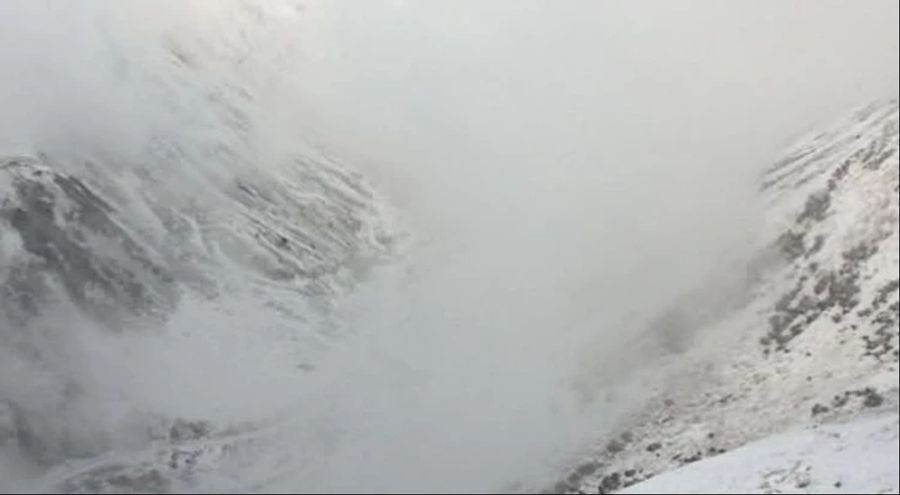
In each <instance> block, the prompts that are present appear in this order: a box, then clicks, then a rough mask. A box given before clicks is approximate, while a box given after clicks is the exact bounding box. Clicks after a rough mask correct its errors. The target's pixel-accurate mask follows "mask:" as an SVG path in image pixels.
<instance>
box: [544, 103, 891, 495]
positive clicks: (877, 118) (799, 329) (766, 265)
mask: <svg viewBox="0 0 900 495" xmlns="http://www.w3.org/2000/svg"><path fill="white" fill-rule="evenodd" d="M897 129H898V104H897V101H896V100H892V101H882V102H878V103H875V104H872V105H869V106H867V107H865V108H863V109H861V110H859V111H857V112H855V113H853V114H852V115H851V116H849V117H848V118H846V119H844V120H842V121H839V122H837V123H836V124H835V125H834V126H833V127H831V128H829V129H827V130H825V131H822V132H820V133H816V134H813V135H811V136H808V137H806V138H803V139H801V140H799V141H798V142H797V143H796V144H794V145H792V146H791V147H790V148H789V149H788V150H787V151H786V153H785V155H784V158H783V159H782V160H780V161H779V162H778V163H777V164H776V165H774V166H773V167H771V168H770V169H769V170H768V171H767V172H766V174H765V176H764V177H763V190H762V194H763V195H764V197H765V198H766V202H767V205H768V206H767V208H768V226H767V230H766V232H767V234H766V236H765V238H764V239H762V241H761V242H760V246H759V249H758V253H759V254H758V256H756V257H755V259H754V260H753V261H752V262H751V263H750V264H749V266H747V267H746V270H747V273H746V280H748V281H749V282H750V283H749V288H748V289H746V290H743V289H742V290H738V291H734V290H730V291H726V294H727V297H726V298H725V300H726V302H723V303H722V305H721V306H720V307H718V308H701V309H700V310H698V309H697V307H696V306H695V305H693V304H692V303H693V301H707V302H708V301H710V300H711V299H710V297H709V294H708V291H707V292H704V291H700V292H698V294H699V295H696V296H687V297H686V298H685V299H684V301H683V304H681V305H680V306H676V307H675V308H673V309H672V310H671V312H670V313H669V314H668V315H666V317H664V318H661V319H660V322H659V324H658V328H657V329H656V330H658V331H657V332H651V333H650V334H649V337H647V339H649V340H650V343H649V344H648V343H647V342H646V341H641V342H636V345H656V344H653V342H656V341H657V337H656V336H657V335H660V334H661V335H667V332H668V333H674V335H675V336H676V337H677V338H675V337H673V338H672V339H671V341H672V342H681V343H683V342H684V341H685V339H686V338H687V339H688V341H689V342H692V345H690V346H684V345H683V344H682V345H681V346H676V347H674V348H673V347H672V346H671V345H669V342H668V339H666V338H663V339H662V343H661V345H662V346H663V348H665V349H668V350H669V351H672V352H674V353H675V354H673V355H669V356H668V357H666V356H665V354H664V357H662V358H661V359H660V363H661V364H660V366H659V367H657V368H656V369H654V370H650V369H648V370H645V371H644V372H642V373H640V374H639V375H638V376H634V377H630V378H628V379H627V380H625V381H624V383H623V384H622V385H621V387H622V388H623V389H627V388H628V387H632V386H633V387H649V388H650V389H652V390H654V392H653V394H652V397H651V399H650V400H649V403H648V404H647V406H646V408H645V409H644V412H643V413H641V414H639V415H638V417H635V418H633V419H632V420H630V421H628V422H626V423H623V424H621V425H619V427H618V429H617V431H616V432H615V433H614V434H612V435H611V437H612V438H613V440H607V441H605V442H603V444H602V445H600V446H598V448H597V449H596V450H595V451H594V452H593V453H591V454H588V455H587V456H586V457H587V458H588V460H585V461H583V462H581V463H580V464H579V465H578V467H577V468H575V469H574V470H572V471H571V472H570V473H569V474H568V475H567V476H566V477H565V478H564V479H563V480H562V481H560V483H558V484H557V485H556V487H555V490H557V491H581V492H585V493H596V492H597V491H598V490H599V491H601V492H611V491H616V490H619V489H621V488H623V487H625V486H629V485H631V484H633V483H635V482H637V481H639V480H643V479H646V478H649V477H652V476H654V475H657V474H659V473H663V472H666V471H669V470H672V469H675V468H678V467H679V466H683V465H686V464H690V463H693V462H696V461H698V460H701V459H704V458H707V457H713V456H716V455H718V454H720V453H722V452H726V451H728V450H731V449H734V448H736V447H738V446H741V445H744V444H746V443H748V442H751V441H753V440H756V439H759V438H763V437H766V436H767V435H770V434H773V433H777V432H781V431H783V430H785V429H786V428H789V427H795V426H798V425H807V424H819V423H828V422H831V421H835V420H839V419H844V418H852V417H855V416H857V415H858V414H860V412H861V411H867V412H879V411H880V412H884V413H889V412H894V413H896V412H897V409H898V371H897V367H898V321H897V318H898V304H900V302H898V279H897V277H898V267H900V263H898V195H897V192H898V156H897V142H898V132H897ZM739 278H742V279H743V278H744V275H741V277H739ZM742 287H743V286H742ZM714 290H721V288H720V287H714ZM712 300H715V299H712ZM673 315H674V316H673ZM883 428H887V429H888V430H891V431H893V433H892V434H893V435H894V438H895V437H896V421H893V422H891V421H888V422H887V423H885V425H884V426H883ZM607 438H610V436H607ZM782 468H784V469H789V468H790V466H788V465H786V466H782ZM896 473H897V472H896V471H894V476H895V477H896ZM677 479H678V480H683V479H684V478H677ZM735 483H737V481H735ZM648 486H656V485H648ZM666 486H670V487H671V486H672V485H666ZM696 486H698V487H700V486H707V485H696ZM729 486H731V488H732V489H735V490H750V489H754V488H755V486H756V485H753V486H750V485H741V486H737V485H729ZM893 486H896V481H894V485H893Z"/></svg>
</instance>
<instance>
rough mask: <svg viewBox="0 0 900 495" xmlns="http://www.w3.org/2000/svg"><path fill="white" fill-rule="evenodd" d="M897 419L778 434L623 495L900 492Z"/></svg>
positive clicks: (633, 488)
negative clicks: (658, 494)
mask: <svg viewBox="0 0 900 495" xmlns="http://www.w3.org/2000/svg"><path fill="white" fill-rule="evenodd" d="M898 465H900V441H898V416H896V415H889V416H884V417H875V418H861V419H857V420H854V421H851V422H849V423H844V424H833V425H826V426H821V427H818V428H807V429H803V430H799V431H792V432H788V433H783V434H778V435H773V436H771V437H767V438H765V439H763V440H759V441H756V442H752V443H750V444H748V445H745V446H743V447H740V448H738V449H735V450H733V451H731V452H728V453H725V454H722V455H720V456H718V457H713V458H710V459H706V460H703V461H700V462H697V463H695V464H691V465H689V466H685V467H683V468H680V469H677V470H675V471H671V472H668V473H665V474H662V475H659V476H656V477H654V478H652V479H650V480H647V481H644V482H642V483H638V484H637V485H634V486H632V487H629V488H627V489H625V490H623V491H622V492H620V493H897V490H898V489H900V480H898V472H897V466H898Z"/></svg>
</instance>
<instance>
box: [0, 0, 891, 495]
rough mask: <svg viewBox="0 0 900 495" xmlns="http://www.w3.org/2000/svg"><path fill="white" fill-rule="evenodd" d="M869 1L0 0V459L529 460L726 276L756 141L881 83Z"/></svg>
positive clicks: (239, 471)
mask: <svg viewBox="0 0 900 495" xmlns="http://www.w3.org/2000/svg"><path fill="white" fill-rule="evenodd" d="M897 18H898V15H897V5H896V4H894V3H892V2H886V1H885V2H876V1H870V2H854V3H849V2H803V1H797V2H792V3H789V4H784V3H783V2H752V3H750V2H745V3H741V4H736V3H729V4H728V5H727V6H726V5H724V4H722V3H721V2H677V3H675V2H580V1H570V2H552V3H551V2H538V1H515V2H513V1H496V2H475V1H471V2H470V1H465V2H437V1H421V2H403V1H392V2H374V1H339V2H316V1H289V0H283V1H262V0H216V1H213V0H194V1H187V2H185V1H175V0H165V1H153V2H151V1H145V0H132V1H112V0H107V1H104V0H90V1H84V2H78V3H73V2H33V1H24V0H7V1H4V2H2V3H0V67H2V70H3V76H2V77H0V108H2V111H3V116H4V118H3V120H2V123H0V283H2V287H0V490H4V491H6V490H15V489H26V490H39V491H69V492H79V491H81V492H84V491H88V492H97V491H182V490H191V491H210V490H217V489H218V490H229V491H249V490H252V491H260V490H277V491H317V490H318V491H359V490H364V491H388V490H399V491H415V490H426V491H484V490H510V489H513V488H516V487H519V488H521V489H531V488H534V487H536V486H541V484H543V483H546V482H547V481H548V480H550V479H552V478H553V476H554V475H555V474H556V473H557V469H558V468H559V464H560V463H562V462H564V460H565V458H566V456H567V455H568V454H570V453H572V452H574V451H575V450H577V449H578V447H579V446H580V445H581V444H582V443H584V442H587V441H590V440H591V439H592V438H593V437H594V436H597V435H602V433H603V431H604V427H605V425H607V424H611V423H612V422H614V421H615V420H616V418H617V417H621V415H623V414H627V413H629V412H631V411H633V410H634V408H635V407H638V405H639V404H640V403H641V398H642V396H643V391H642V390H641V389H640V387H628V386H619V387H617V385H621V384H627V383H628V379H629V376H631V375H633V374H634V373H637V372H640V371H641V370H643V369H646V368H648V367H651V366H652V363H653V359H654V358H655V357H657V356H658V355H660V354H661V353H666V352H673V351H677V349H678V348H679V347H680V343H679V342H674V343H673V342H671V341H669V340H671V339H669V340H667V339H657V338H656V337H655V336H654V335H653V334H652V332H651V334H650V335H649V336H648V337H647V338H648V339H649V341H651V342H656V341H657V340H659V341H660V343H659V345H656V346H653V345H650V346H642V347H640V349H641V350H640V351H638V350H634V349H635V347H634V346H631V345H626V344H625V343H626V342H632V341H633V338H634V336H635V335H640V332H642V331H643V329H644V328H646V327H647V325H648V323H649V322H651V321H653V320H655V319H656V317H657V316H658V314H659V312H660V311H662V310H663V309H664V308H665V307H667V306H668V304H669V303H670V302H671V301H672V300H673V298H675V297H676V296H678V295H679V294H681V293H682V292H684V291H685V290H688V289H691V288H694V287H696V286H697V285H699V284H701V283H704V282H706V281H708V280H709V278H710V277H711V276H712V277H713V278H714V280H715V282H717V283H723V284H726V285H728V286H729V287H730V286H740V285H741V284H742V282H743V280H742V276H741V274H742V272H741V271H740V270H735V269H733V268H732V267H734V266H741V265H740V263H741V262H742V260H743V258H744V257H745V256H746V255H747V254H748V253H746V249H747V246H748V245H749V244H750V241H752V239H753V237H754V235H755V232H756V228H757V223H758V218H757V216H758V215H757V213H758V212H757V206H756V201H755V198H756V193H755V191H756V188H757V181H756V177H757V176H758V175H759V172H760V171H761V170H762V166H763V165H765V164H766V162H767V160H768V159H769V158H770V157H771V156H772V155H773V154H774V152H775V150H777V149H778V148H779V147H780V144H781V143H782V142H783V140H784V139H785V138H787V137H789V136H790V135H792V134H794V133H796V132H797V131H800V130H803V129H804V128H806V126H808V125H809V124H811V123H812V122H815V121H817V120H820V119H822V118H826V117H829V116H830V115H832V114H836V113H840V112H842V111H843V110H844V109H845V108H847V107H850V106H853V105H856V104H857V103H859V102H861V101H866V100H869V99H872V98H875V97H881V96H884V95H892V94H895V93H896V88H897V77H898V76H897V72H898V70H897V59H898V57H897V51H898V49H897V43H898V41H897V36H896V32H897V24H896V23H897ZM736 264H737V265H736ZM723 267H727V268H723ZM690 310H691V308H688V312H690ZM648 349H649V350H648Z"/></svg>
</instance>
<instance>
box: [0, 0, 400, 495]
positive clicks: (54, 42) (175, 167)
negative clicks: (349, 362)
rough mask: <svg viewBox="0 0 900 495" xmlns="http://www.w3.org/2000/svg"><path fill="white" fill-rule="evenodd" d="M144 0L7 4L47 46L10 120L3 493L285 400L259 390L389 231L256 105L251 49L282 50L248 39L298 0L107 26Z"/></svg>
mask: <svg viewBox="0 0 900 495" xmlns="http://www.w3.org/2000/svg"><path fill="white" fill-rule="evenodd" d="M140 7H141V6H140V5H139V4H137V3H135V4H131V5H128V6H125V5H124V4H122V5H120V4H118V3H117V2H113V3H110V4H107V3H103V2H95V3H91V5H87V6H85V7H84V8H83V9H79V8H77V7H75V8H72V9H70V7H69V6H66V5H63V4H54V5H49V4H48V5H36V4H32V3H29V2H21V3H19V4H15V5H13V4H12V3H11V4H10V5H5V6H4V9H6V8H8V9H9V13H10V14H11V15H12V14H15V15H20V16H21V17H22V19H24V20H28V21H29V26H31V25H32V24H34V26H36V27H34V33H38V32H39V33H38V34H34V33H32V31H31V30H30V29H29V28H23V30H22V31H23V32H24V33H26V34H25V35H23V36H26V37H27V36H29V35H31V36H33V37H34V39H30V40H29V43H32V44H33V45H34V46H36V47H40V49H42V50H43V52H42V53H41V57H39V58H36V59H35V60H34V61H26V64H25V65H24V66H23V70H28V69H31V68H33V67H38V69H35V71H36V74H31V73H29V72H22V73H20V74H19V75H20V76H21V77H20V79H21V81H23V84H29V83H30V84H31V87H30V88H26V89H28V90H29V92H28V93H26V94H27V95H29V97H28V98H25V99H23V105H24V108H25V110H23V111H22V112H21V115H18V114H17V117H20V119H19V120H15V119H8V120H7V122H6V123H5V124H4V125H3V126H2V127H0V491H5V490H7V489H12V488H10V486H15V485H10V484H11V483H15V482H16V478H17V477H18V476H19V475H23V474H24V475H25V477H26V478H27V477H30V476H32V475H34V474H35V473H40V472H42V471H44V470H46V469H51V468H53V467H55V466H59V465H60V463H62V462H64V461H77V460H79V459H86V458H95V457H97V456H101V457H102V456H103V455H104V454H105V453H107V452H109V451H111V450H115V449H120V448H126V449H138V450H140V449H141V448H143V447H146V446H148V445H150V444H152V443H153V442H156V441H158V440H160V439H161V438H169V437H170V436H172V435H174V437H173V438H180V436H179V435H180V434H179V433H177V431H180V430H179V428H180V427H179V425H185V424H187V425H194V426H196V425H203V426H202V427H200V426H197V428H201V430H203V431H206V429H215V428H226V426H224V425H229V426H227V427H232V426H230V425H232V424H233V423H240V422H242V421H254V420H258V419H260V418H261V417H268V416H269V415H272V414H275V412H276V410H277V409H278V406H277V405H275V404H276V403H277V404H281V405H283V404H284V403H285V402H289V401H291V400H294V399H293V398H292V397H290V396H289V395H286V394H276V393H263V392H262V391H263V390H265V389H266V387H273V389H274V388H275V387H278V386H279V385H281V386H285V384H284V382H281V381H280V380H287V382H291V380H294V379H296V377H297V376H302V375H303V374H304V373H306V372H308V371H309V370H310V369H312V368H313V367H314V366H315V365H316V362H317V360H318V357H319V356H320V355H321V354H322V353H323V351H325V350H326V349H327V348H328V347H329V346H330V345H331V344H332V343H333V341H334V340H335V337H336V334H339V333H340V332H341V331H342V326H341V322H340V320H339V319H338V318H337V316H336V315H335V314H334V312H333V305H334V302H335V300H336V298H337V296H338V295H339V294H341V293H343V292H345V291H346V289H347V288H349V287H350V286H352V285H353V284H354V283H355V282H356V281H358V280H359V278H360V277H361V276H362V275H363V274H364V272H365V270H366V269H368V268H370V267H371V266H372V265H373V264H376V263H377V262H379V260H382V259H385V258H387V257H389V256H391V254H392V251H393V249H394V247H395V238H396V235H397V234H396V230H395V229H394V227H393V225H392V222H393V220H392V218H393V216H392V213H391V212H390V211H389V210H388V207H387V204H386V202H385V201H384V199H383V198H381V197H380V196H379V195H378V194H377V193H376V192H375V191H374V189H373V188H372V187H371V186H370V185H369V184H368V183H367V181H366V180H365V179H364V178H363V177H362V175H361V174H360V173H359V172H357V171H355V170H353V169H352V168H351V167H349V166H347V165H346V164H344V163H341V162H340V161H339V160H337V159H335V158H334V157H332V156H329V155H328V154H326V153H324V152H323V151H321V150H320V149H318V148H317V147H316V146H313V145H311V144H309V142H307V141H305V140H303V139H302V136H298V135H291V136H286V137H284V139H282V140H279V144H278V146H275V145H274V144H273V142H272V140H273V139H274V138H273V136H272V135H271V133H268V132H266V130H265V129H264V127H265V125H266V120H265V119H261V118H259V116H260V114H261V113H262V112H263V111H264V106H263V105H261V104H260V103H259V101H260V100H261V99H263V98H264V97H265V89H264V87H262V86H264V85H265V84H266V81H259V79H257V78H255V77H254V75H256V76H258V75H260V74H264V73H266V72H265V71H264V70H263V69H261V68H260V67H259V66H255V65H254V64H267V63H274V62H273V61H272V60H271V59H269V58H266V57H264V56H258V57H254V58H252V60H250V61H248V60H246V58H247V57H246V54H247V53H249V52H253V51H254V50H257V49H259V46H260V44H263V43H264V40H263V38H265V37H266V36H269V35H272V34H273V33H274V32H275V31H277V29H278V26H281V24H279V23H278V19H279V17H277V15H276V14H279V13H280V11H281V10H282V9H288V10H290V9H291V8H292V7H291V4H290V3H289V2H283V3H279V4H278V5H268V2H262V3H258V4H257V3H254V2H242V1H233V2H232V1H230V2H205V3H203V2H195V3H192V4H191V5H186V4H185V5H184V6H181V5H179V8H182V7H183V8H184V9H185V10H184V11H182V12H181V14H183V15H185V16H186V17H185V18H186V19H188V18H191V16H197V15H202V16H203V18H205V19H206V20H208V21H209V23H210V25H212V24H215V23H214V20H217V21H219V22H222V23H224V24H225V25H227V26H230V27H231V28H234V29H224V28H222V29H217V28H212V29H211V30H210V31H209V32H206V31H204V32H198V31H197V29H200V26H199V25H198V26H194V27H195V28H197V29H193V28H192V29H174V28H172V27H171V24H166V22H170V21H171V20H169V21H166V22H162V23H161V25H163V26H164V27H165V26H168V28H164V27H160V28H159V30H158V31H155V29H156V25H155V24H154V21H155V20H157V19H155V16H160V15H165V14H164V13H161V12H156V11H155V10H154V9H151V11H152V12H147V19H146V25H145V26H143V27H146V28H147V32H146V33H122V32H117V30H118V29H119V28H121V26H122V25H123V24H120V23H117V22H116V15H117V14H121V13H122V12H123V11H119V10H117V9H119V8H123V9H125V10H124V12H126V13H128V14H129V15H134V14H135V11H134V9H138V10H139V8H140ZM4 15H6V13H4ZM57 18H66V19H68V21H67V23H66V24H65V26H63V27H60V29H62V32H61V33H55V34H58V35H59V37H56V36H55V34H54V32H52V30H50V27H53V26H56V27H59V26H58V25H57V23H55V22H54V20H56V19H57ZM263 21H266V22H263ZM4 22H6V20H4ZM126 24H127V23H126ZM204 26H207V25H206V24H204ZM207 27H209V26H207ZM44 28H46V30H48V31H47V32H45V31H44V30H42V29H44ZM60 39H64V40H66V41H67V42H68V45H67V46H60V44H59V41H60ZM281 40H282V41H284V40H287V37H284V38H281ZM36 49H37V48H36ZM57 52H60V53H61V54H62V57H61V58H60V59H59V60H54V56H56V55H60V53H57ZM262 52H264V53H266V54H271V53H272V52H271V51H268V50H262ZM4 53H6V52H4ZM13 53H15V52H13ZM73 54H74V55H73ZM70 61H71V63H72V64H73V65H78V64H81V65H80V66H78V67H75V68H73V69H72V71H71V72H67V70H66V67H67V65H66V64H68V63H69V62H70ZM15 62H16V61H15V59H13V60H7V59H4V63H5V64H10V63H12V64H14V63H15ZM32 62H33V63H32ZM54 62H56V64H54ZM45 65H46V67H45ZM12 67H13V68H12V69H10V70H11V71H13V72H15V68H16V67H18V66H17V65H13V66H12ZM41 68H43V69H44V72H40V70H39V69H41ZM266 70H268V71H269V72H272V71H273V70H275V68H273V67H267V68H266ZM87 74H89V76H86V75H87ZM82 76H84V77H89V78H91V79H90V81H88V82H87V83H85V81H83V80H81V79H80V78H81V77H82ZM18 80H19V79H13V80H11V81H9V84H10V85H11V86H12V91H13V92H12V93H11V94H6V93H4V95H3V97H4V102H7V98H10V100H9V101H10V102H11V103H12V104H13V105H15V103H16V102H15V101H13V100H14V98H11V97H14V96H15V90H16V84H17V81H18ZM82 83H85V84H82ZM44 85H47V86H49V87H50V89H55V90H56V92H57V93H59V94H54V95H50V94H47V95H43V96H44V97H46V98H47V99H48V101H41V95H42V93H41V91H42V89H46V88H43V86H44ZM54 85H59V86H60V87H58V88H55V87H54ZM3 89H7V88H6V85H4V88H3ZM98 92H99V93H101V94H95V93H98ZM67 98H68V99H67ZM82 100H83V101H82ZM92 103H93V104H94V106H93V107H92V108H81V107H80V106H81V105H84V106H86V107H90V105H91V104H92ZM16 111H17V108H10V112H12V113H13V114H16ZM136 116H138V117H136ZM42 118H43V119H44V120H41V119H42ZM31 120H33V121H34V122H37V124H35V125H36V128H37V129H38V132H36V133H35V131H34V129H32V128H31V125H30V124H31V123H32V122H31ZM298 134H299V133H298ZM263 148H265V150H264V151H263V150H262V149H263ZM267 370H268V371H267ZM204 377H205V378H204ZM212 377H215V378H212ZM254 391H258V393H256V394H254ZM266 395H268V398H267V399H265V400H263V399H262V397H264V396H266ZM192 396H193V399H192V398H191V397H192ZM235 396H241V397H243V401H237V400H234V397H235ZM279 396H280V397H279ZM273 401H274V402H273ZM229 404H230V405H229ZM185 418H187V419H185ZM185 428H187V430H186V431H195V430H196V428H195V429H193V430H192V429H191V428H192V427H185ZM173 432H175V433H173ZM182 436H183V435H182Z"/></svg>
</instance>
